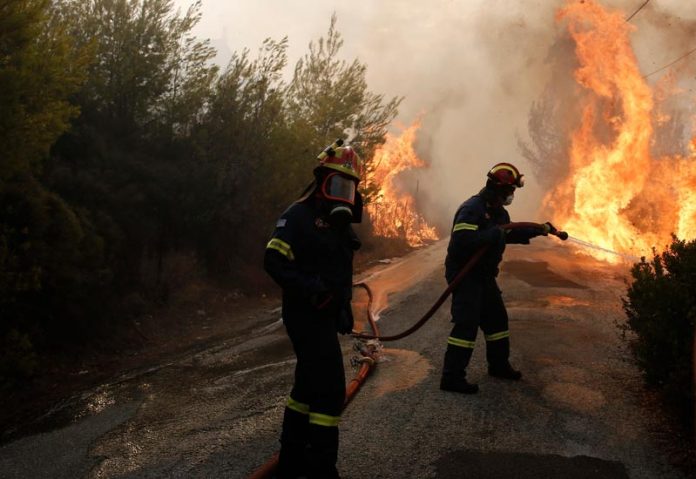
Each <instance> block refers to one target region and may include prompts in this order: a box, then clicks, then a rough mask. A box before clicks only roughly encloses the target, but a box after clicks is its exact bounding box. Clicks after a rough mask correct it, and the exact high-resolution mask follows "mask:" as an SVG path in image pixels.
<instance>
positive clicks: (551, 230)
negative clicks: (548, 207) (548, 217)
mask: <svg viewBox="0 0 696 479" xmlns="http://www.w3.org/2000/svg"><path fill="white" fill-rule="evenodd" d="M542 226H543V227H544V233H543V235H544V236H548V234H549V233H551V234H555V233H558V230H557V229H556V227H555V226H554V225H552V224H551V223H550V222H549V221H547V222H546V223H544V224H543V225H542Z"/></svg>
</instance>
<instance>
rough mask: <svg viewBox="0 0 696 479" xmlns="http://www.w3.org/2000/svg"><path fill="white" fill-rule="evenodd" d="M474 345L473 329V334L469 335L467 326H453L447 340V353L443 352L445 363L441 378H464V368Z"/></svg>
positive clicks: (469, 331)
mask: <svg viewBox="0 0 696 479" xmlns="http://www.w3.org/2000/svg"><path fill="white" fill-rule="evenodd" d="M464 338H467V339H464ZM475 345H476V330H475V329H474V332H473V334H471V328H470V327H468V325H465V324H461V323H458V324H455V325H454V327H453V328H452V332H451V333H450V335H449V337H448V338H447V351H445V362H444V365H443V368H442V374H443V376H451V377H455V378H464V377H466V367H467V366H468V365H469V361H470V360H471V354H472V353H473V352H474V346H475Z"/></svg>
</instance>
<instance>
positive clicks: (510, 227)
mask: <svg viewBox="0 0 696 479" xmlns="http://www.w3.org/2000/svg"><path fill="white" fill-rule="evenodd" d="M501 228H502V229H506V230H514V229H518V228H537V229H544V225H541V224H539V223H527V222H524V223H508V224H506V225H502V226H501ZM549 234H552V235H554V236H558V237H559V238H560V239H562V240H563V241H565V240H567V239H568V233H566V232H565V231H551V232H549ZM487 249H488V246H483V247H482V248H480V249H479V250H478V251H476V253H474V254H473V256H472V257H471V258H470V259H469V261H468V262H467V263H466V264H465V265H464V267H463V268H462V269H461V270H460V271H459V273H457V276H455V277H454V279H453V280H452V282H451V283H450V284H449V285H447V289H445V291H443V293H442V294H441V295H440V297H439V298H438V299H437V301H435V304H433V305H432V307H431V308H430V309H429V310H428V312H427V313H425V314H424V315H423V317H422V318H420V319H419V320H418V321H417V322H416V324H414V325H413V326H411V327H410V328H408V329H407V330H405V331H402V332H400V333H399V334H394V335H392V336H380V335H379V334H365V333H356V334H354V335H353V336H354V337H356V338H359V339H377V340H379V341H396V340H397V339H401V338H405V337H406V336H408V335H409V334H412V333H414V332H416V331H418V330H419V329H420V328H421V327H422V326H423V325H424V324H425V323H427V322H428V320H429V319H430V318H431V317H432V316H433V314H435V312H436V311H437V310H438V309H439V308H440V306H442V303H444V302H445V300H446V299H447V297H448V296H449V295H450V293H452V291H453V290H454V289H455V288H456V287H457V286H458V285H459V283H461V281H462V279H464V277H465V276H466V275H467V273H468V272H469V271H470V270H471V268H473V267H474V265H475V264H476V262H477V261H478V260H479V259H480V258H481V256H483V254H484V253H485V252H486V250H487Z"/></svg>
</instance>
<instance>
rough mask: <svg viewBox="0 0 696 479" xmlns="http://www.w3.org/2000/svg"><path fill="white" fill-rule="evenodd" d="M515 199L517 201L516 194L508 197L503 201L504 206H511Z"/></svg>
mask: <svg viewBox="0 0 696 479" xmlns="http://www.w3.org/2000/svg"><path fill="white" fill-rule="evenodd" d="M514 199H515V195H514V194H511V195H508V196H506V197H505V199H504V200H503V205H505V206H508V205H511V204H512V200H514Z"/></svg>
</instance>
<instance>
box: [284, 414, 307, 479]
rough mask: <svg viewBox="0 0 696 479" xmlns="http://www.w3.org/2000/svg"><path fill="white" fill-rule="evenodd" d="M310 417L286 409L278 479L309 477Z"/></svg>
mask: <svg viewBox="0 0 696 479" xmlns="http://www.w3.org/2000/svg"><path fill="white" fill-rule="evenodd" d="M308 443H309V416H308V415H307V414H301V413H299V412H297V411H293V410H292V409H290V408H285V416H284V418H283V431H282V433H281V436H280V455H279V457H278V469H277V471H276V478H277V479H296V478H300V477H304V476H306V475H307V469H308V459H307V447H308Z"/></svg>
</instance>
